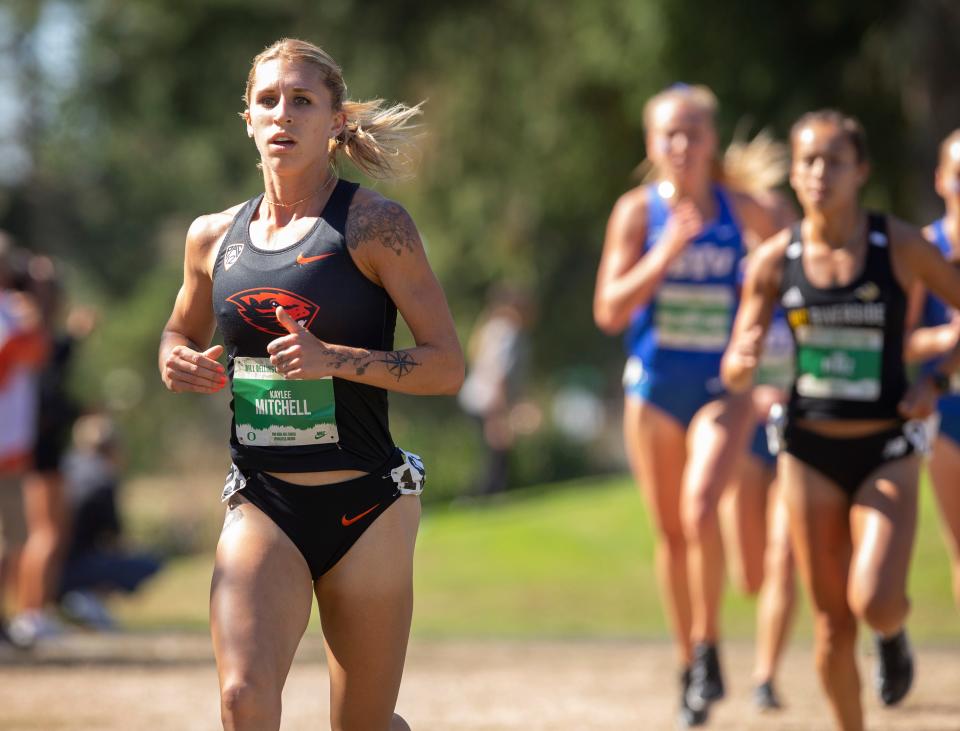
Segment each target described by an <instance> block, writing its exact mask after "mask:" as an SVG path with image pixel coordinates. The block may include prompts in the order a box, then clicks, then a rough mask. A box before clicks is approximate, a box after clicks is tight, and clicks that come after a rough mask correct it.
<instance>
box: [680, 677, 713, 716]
mask: <svg viewBox="0 0 960 731" xmlns="http://www.w3.org/2000/svg"><path fill="white" fill-rule="evenodd" d="M689 690H690V668H686V669H685V670H684V671H683V675H681V676H680V711H679V713H678V714H677V728H678V729H681V730H682V729H687V728H693V727H694V726H703V725H704V724H705V723H706V722H707V711H708V708H707V706H706V705H705V704H704V705H701V706H699V707H697V708H694V707H693V706H691V705H690V703H689V702H688V700H687V691H689Z"/></svg>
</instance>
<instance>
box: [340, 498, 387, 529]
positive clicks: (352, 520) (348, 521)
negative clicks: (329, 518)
mask: <svg viewBox="0 0 960 731" xmlns="http://www.w3.org/2000/svg"><path fill="white" fill-rule="evenodd" d="M379 507H380V503H377V504H376V505H374V506H373V507H372V508H369V509H367V510H364V511H363V512H362V513H360V515H354V516H353V517H352V518H348V517H347V514H346V513H344V514H343V517H342V518H340V525H342V526H343V527H344V528H347V527H349V526H351V525H353V524H354V523H356V522H357V521H358V520H360V518H362V517H363V516H365V515H370V513H372V512H373V511H374V510H376V509H377V508H379Z"/></svg>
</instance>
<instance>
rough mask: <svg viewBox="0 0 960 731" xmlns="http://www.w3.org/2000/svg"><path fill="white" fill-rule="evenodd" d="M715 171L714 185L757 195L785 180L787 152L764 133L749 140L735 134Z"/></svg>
mask: <svg viewBox="0 0 960 731" xmlns="http://www.w3.org/2000/svg"><path fill="white" fill-rule="evenodd" d="M719 168H720V169H719V174H718V175H717V177H718V179H719V180H718V182H720V183H723V184H724V185H726V186H727V187H728V188H731V189H733V190H739V191H741V192H744V193H750V194H751V195H760V194H762V193H766V192H767V191H769V190H772V189H773V188H776V187H777V186H779V185H780V184H781V183H783V182H784V181H785V180H786V179H787V174H788V173H789V171H790V150H789V149H788V148H787V146H786V145H785V144H783V143H782V142H778V141H777V140H776V139H774V137H773V135H771V134H770V133H769V132H767V131H766V130H761V131H760V132H759V133H757V135H756V137H754V138H753V139H752V140H749V141H746V140H744V139H743V137H742V136H740V135H737V136H735V137H734V140H733V142H731V143H730V145H729V146H728V147H727V149H726V151H725V152H724V153H723V159H722V160H721V162H720V165H719Z"/></svg>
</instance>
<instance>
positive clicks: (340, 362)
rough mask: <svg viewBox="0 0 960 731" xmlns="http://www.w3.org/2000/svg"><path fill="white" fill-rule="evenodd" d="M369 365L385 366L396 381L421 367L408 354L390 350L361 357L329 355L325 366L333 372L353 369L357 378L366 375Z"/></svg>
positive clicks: (343, 354)
mask: <svg viewBox="0 0 960 731" xmlns="http://www.w3.org/2000/svg"><path fill="white" fill-rule="evenodd" d="M371 363H383V364H385V365H386V367H387V372H389V373H390V375H392V376H396V378H397V380H398V381H399V380H400V379H401V378H403V377H404V376H408V375H410V373H411V372H412V371H413V369H414V368H416V367H417V366H419V365H422V364H421V363H420V362H419V361H416V360H414V358H413V356H412V355H411V354H410V353H408V352H406V351H403V350H392V351H390V352H388V353H365V354H363V355H348V354H345V353H331V354H330V358H329V360H328V361H327V364H328V365H329V366H330V367H331V368H333V369H334V370H340V369H341V368H344V369H349V368H353V369H355V373H356V374H357V375H358V376H362V375H363V374H364V373H366V371H367V366H369V365H370V364H371Z"/></svg>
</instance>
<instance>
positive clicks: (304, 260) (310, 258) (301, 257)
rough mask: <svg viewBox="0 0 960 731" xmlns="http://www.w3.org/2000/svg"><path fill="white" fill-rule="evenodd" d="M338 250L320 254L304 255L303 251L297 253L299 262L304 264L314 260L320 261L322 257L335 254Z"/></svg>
mask: <svg viewBox="0 0 960 731" xmlns="http://www.w3.org/2000/svg"><path fill="white" fill-rule="evenodd" d="M336 253H337V252H335V251H331V252H330V253H329V254H318V255H317V256H304V255H303V254H302V253H301V254H297V264H299V265H300V266H303V265H304V264H309V263H311V262H314V261H320V260H321V259H326V258H327V257H328V256H333V255H334V254H336Z"/></svg>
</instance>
